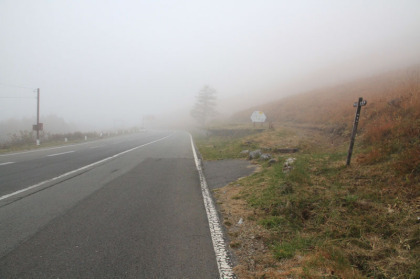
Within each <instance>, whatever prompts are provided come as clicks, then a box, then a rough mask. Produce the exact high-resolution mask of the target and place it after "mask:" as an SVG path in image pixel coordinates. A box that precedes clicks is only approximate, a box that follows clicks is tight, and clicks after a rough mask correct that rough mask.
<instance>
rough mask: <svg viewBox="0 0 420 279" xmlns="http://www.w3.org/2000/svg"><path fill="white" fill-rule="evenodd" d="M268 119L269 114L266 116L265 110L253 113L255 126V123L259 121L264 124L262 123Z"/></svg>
mask: <svg viewBox="0 0 420 279" xmlns="http://www.w3.org/2000/svg"><path fill="white" fill-rule="evenodd" d="M266 119H267V116H265V114H264V112H262V111H257V110H256V111H254V112H253V113H252V114H251V120H252V122H253V123H254V126H255V123H257V122H258V123H261V125H262V123H264V122H265V120H266Z"/></svg>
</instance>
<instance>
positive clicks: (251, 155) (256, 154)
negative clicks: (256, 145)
mask: <svg viewBox="0 0 420 279" xmlns="http://www.w3.org/2000/svg"><path fill="white" fill-rule="evenodd" d="M261 154H262V153H261V150H260V149H257V150H254V151H251V152H249V156H248V159H249V160H253V159H258V158H260V156H261Z"/></svg>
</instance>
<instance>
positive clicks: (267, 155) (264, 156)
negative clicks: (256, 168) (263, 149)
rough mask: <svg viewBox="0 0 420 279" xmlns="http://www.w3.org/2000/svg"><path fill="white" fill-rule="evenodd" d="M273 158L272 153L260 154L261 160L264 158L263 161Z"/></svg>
mask: <svg viewBox="0 0 420 279" xmlns="http://www.w3.org/2000/svg"><path fill="white" fill-rule="evenodd" d="M270 159H271V155H270V154H268V153H263V154H261V156H260V160H263V161H268V160H270Z"/></svg>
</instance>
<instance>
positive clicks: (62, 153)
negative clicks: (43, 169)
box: [47, 150, 74, 157]
mask: <svg viewBox="0 0 420 279" xmlns="http://www.w3.org/2000/svg"><path fill="white" fill-rule="evenodd" d="M73 152H74V150H72V151H67V152H61V153H56V154H51V155H47V157H54V156H60V155H64V154H69V153H73Z"/></svg>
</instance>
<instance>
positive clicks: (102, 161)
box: [0, 134, 172, 201]
mask: <svg viewBox="0 0 420 279" xmlns="http://www.w3.org/2000/svg"><path fill="white" fill-rule="evenodd" d="M170 136H172V134H170V135H169V136H166V137H163V138H160V139H157V140H154V141H151V142H148V143H145V144H142V145H139V146H136V147H134V148H131V149H128V150H126V151H123V152H120V153H118V154H115V155H113V156H111V157H108V158H105V159H102V160H100V161H97V162H95V163H92V164H89V165H86V166H84V167H81V168H78V169H76V170H72V171H69V172H67V173H64V174H62V175H59V176H57V177H54V178H51V179H48V180H45V181H42V182H39V183H37V184H35V185H32V186H29V187H27V188H25V189H22V190H19V191H16V192H13V193H10V194H7V195H4V196H1V197H0V201H1V200H5V199H7V198H10V197H13V196H15V195H17V194H20V193H23V192H26V191H28V190H31V189H34V188H37V187H40V186H42V185H44V184H46V183H49V182H52V181H55V180H57V179H61V178H63V177H66V176H69V175H71V174H74V173H77V172H79V171H82V170H85V169H88V168H91V167H93V166H96V165H99V164H102V163H105V162H106V161H109V160H111V159H114V158H117V157H119V156H121V155H124V154H126V153H128V152H131V151H134V150H136V149H139V148H142V147H144V146H146V145H149V144H153V143H156V142H158V141H161V140H164V139H166V138H169V137H170Z"/></svg>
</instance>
